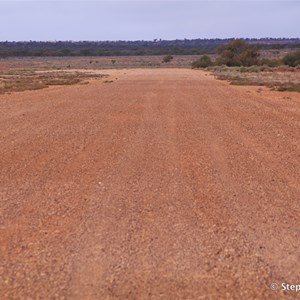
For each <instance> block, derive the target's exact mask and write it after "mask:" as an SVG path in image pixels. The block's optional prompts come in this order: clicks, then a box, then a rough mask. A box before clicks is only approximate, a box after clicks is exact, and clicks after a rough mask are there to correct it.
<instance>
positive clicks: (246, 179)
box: [0, 69, 300, 299]
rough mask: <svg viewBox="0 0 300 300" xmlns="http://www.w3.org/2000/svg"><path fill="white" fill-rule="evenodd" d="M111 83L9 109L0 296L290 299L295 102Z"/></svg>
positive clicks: (172, 79)
mask: <svg viewBox="0 0 300 300" xmlns="http://www.w3.org/2000/svg"><path fill="white" fill-rule="evenodd" d="M106 73H109V74H110V75H111V80H114V82H112V83H104V81H103V80H99V81H92V82H91V83H90V84H89V85H75V86H60V87H51V88H49V89H45V90H39V91H27V92H23V93H13V94H11V95H0V134H1V135H0V142H1V148H0V171H1V172H0V187H1V188H0V200H1V202H0V204H1V206H0V213H1V217H0V255H1V258H0V298H1V299H282V298H294V297H296V292H292V291H290V292H285V293H284V292H282V291H272V290H271V289H270V284H271V283H272V282H275V283H277V284H278V285H280V284H281V283H283V282H286V283H290V284H300V273H299V270H300V253H299V249H300V239H299V236H300V226H299V225H300V219H299V196H300V176H299V170H300V143H299V140H300V95H299V94H297V93H286V92H285V93H280V92H274V91H268V90H267V89H262V91H261V89H260V92H259V93H257V87H238V86H230V85H229V84H228V83H226V82H223V81H217V80H215V79H214V78H213V77H212V76H210V75H208V74H207V73H204V72H201V71H193V70H184V69H156V70H151V69H150V70H149V69H148V70H141V69H140V70H119V71H106ZM115 78H118V79H117V80H116V79H115ZM298 296H299V295H298Z"/></svg>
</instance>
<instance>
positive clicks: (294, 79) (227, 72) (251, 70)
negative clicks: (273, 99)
mask: <svg viewBox="0 0 300 300" xmlns="http://www.w3.org/2000/svg"><path fill="white" fill-rule="evenodd" d="M210 70H211V71H212V73H213V74H214V75H215V76H216V77H217V78H218V79H221V80H228V81H230V83H231V84H233V85H257V86H266V87H269V88H271V89H274V90H278V91H296V92H300V72H299V71H298V72H295V69H294V68H289V67H285V68H282V67H281V68H271V67H268V66H251V67H227V66H215V67H211V68H210Z"/></svg>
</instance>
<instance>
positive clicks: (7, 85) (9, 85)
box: [0, 70, 108, 94]
mask: <svg viewBox="0 0 300 300" xmlns="http://www.w3.org/2000/svg"><path fill="white" fill-rule="evenodd" d="M107 76H108V75H103V74H92V73H88V72H66V71H59V72H58V71H56V72H47V71H45V72H41V71H40V72H36V71H30V70H14V71H7V72H2V73H0V94H3V93H11V92H22V91H25V90H38V89H43V88H47V87H49V86H51V85H71V84H76V83H84V84H87V83H88V81H87V80H91V79H97V78H103V77H107Z"/></svg>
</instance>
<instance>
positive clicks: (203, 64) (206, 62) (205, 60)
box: [192, 55, 213, 69]
mask: <svg viewBox="0 0 300 300" xmlns="http://www.w3.org/2000/svg"><path fill="white" fill-rule="evenodd" d="M212 65H213V62H212V61H211V59H210V57H209V56H207V55H203V56H201V57H200V58H199V59H198V60H196V61H194V62H192V68H193V69H198V68H207V67H209V66H212Z"/></svg>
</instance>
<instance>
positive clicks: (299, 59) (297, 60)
mask: <svg viewBox="0 0 300 300" xmlns="http://www.w3.org/2000/svg"><path fill="white" fill-rule="evenodd" d="M282 62H283V63H284V64H285V65H288V66H290V67H296V66H298V65H300V50H299V51H296V52H294V53H291V54H288V55H286V56H285V57H284V58H283V59H282Z"/></svg>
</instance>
